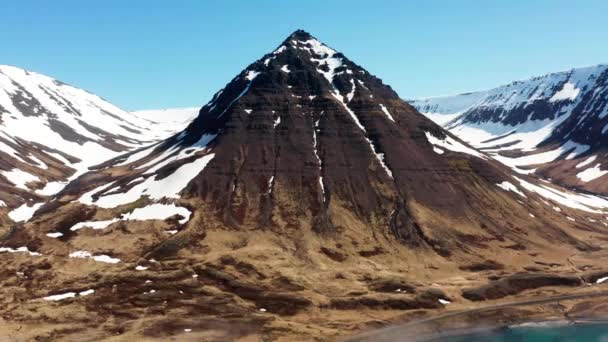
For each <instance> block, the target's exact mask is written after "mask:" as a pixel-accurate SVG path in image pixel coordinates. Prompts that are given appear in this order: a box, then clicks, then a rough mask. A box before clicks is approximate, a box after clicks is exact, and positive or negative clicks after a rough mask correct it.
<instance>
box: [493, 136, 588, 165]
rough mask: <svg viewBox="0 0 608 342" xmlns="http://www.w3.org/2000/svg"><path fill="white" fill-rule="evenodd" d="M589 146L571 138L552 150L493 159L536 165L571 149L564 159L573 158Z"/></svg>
mask: <svg viewBox="0 0 608 342" xmlns="http://www.w3.org/2000/svg"><path fill="white" fill-rule="evenodd" d="M589 148H590V146H589V145H583V144H578V143H575V142H573V141H572V140H568V141H567V142H566V143H565V144H563V145H562V146H560V147H558V148H556V149H554V150H550V151H546V152H540V153H536V154H530V155H526V156H522V157H515V158H509V157H504V156H500V155H494V156H493V157H494V159H496V160H498V161H499V162H501V163H503V164H505V165H507V166H511V167H517V166H526V165H537V164H544V163H548V162H552V161H554V160H556V159H557V158H558V157H559V156H561V155H563V154H565V153H566V152H568V151H571V152H570V153H569V154H568V155H566V157H565V159H574V158H575V157H576V156H578V155H580V154H583V153H585V152H587V151H588V150H589Z"/></svg>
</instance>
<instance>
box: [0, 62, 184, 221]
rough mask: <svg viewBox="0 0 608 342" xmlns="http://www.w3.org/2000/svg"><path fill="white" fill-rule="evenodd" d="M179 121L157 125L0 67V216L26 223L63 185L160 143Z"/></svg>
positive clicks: (48, 81)
mask: <svg viewBox="0 0 608 342" xmlns="http://www.w3.org/2000/svg"><path fill="white" fill-rule="evenodd" d="M183 119H184V116H183V114H179V115H176V120H165V121H163V122H160V123H159V122H156V121H154V120H151V119H148V118H147V117H146V116H145V115H143V113H129V112H126V111H123V110H121V109H120V108H118V107H116V106H114V105H112V104H110V103H109V102H107V101H105V100H103V99H101V98H100V97H98V96H96V95H93V94H91V93H89V92H87V91H85V90H82V89H79V88H75V87H72V86H69V85H66V84H64V83H62V82H59V81H57V80H55V79H53V78H50V77H47V76H44V75H41V74H38V73H34V72H30V71H26V70H23V69H20V68H16V67H12V66H0V203H1V205H0V216H1V215H3V214H8V216H9V217H10V218H11V219H12V220H14V221H21V220H27V219H28V218H29V217H30V216H31V214H33V212H34V211H35V210H36V209H37V207H39V206H40V205H41V202H43V201H45V200H46V199H47V198H48V197H49V196H52V195H54V194H55V193H57V192H58V191H60V190H61V189H62V188H63V186H64V185H65V184H66V183H67V181H68V180H70V179H74V178H76V177H77V176H78V175H80V174H82V173H84V172H86V171H87V170H88V168H89V167H91V166H94V165H96V164H99V163H102V162H104V161H106V160H108V159H111V158H113V157H115V156H117V155H119V154H121V153H124V152H126V151H130V150H132V149H134V148H136V147H139V146H142V144H147V143H152V142H154V141H156V140H159V139H162V138H166V137H167V136H169V135H171V134H172V133H173V132H174V131H175V130H179V129H182V128H183V127H184V126H185V125H186V124H178V123H177V122H182V120H183ZM173 121H176V122H173Z"/></svg>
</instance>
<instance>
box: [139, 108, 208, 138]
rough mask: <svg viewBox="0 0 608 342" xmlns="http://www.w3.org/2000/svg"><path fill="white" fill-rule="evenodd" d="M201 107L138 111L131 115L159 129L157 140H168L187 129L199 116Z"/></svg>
mask: <svg viewBox="0 0 608 342" xmlns="http://www.w3.org/2000/svg"><path fill="white" fill-rule="evenodd" d="M199 110H200V107H188V108H166V109H146V110H136V111H133V112H131V114H133V115H135V116H137V117H139V118H142V119H145V120H148V121H151V122H152V124H153V127H155V128H158V130H159V133H157V134H156V137H155V138H156V139H158V138H167V137H170V136H172V135H173V134H175V132H180V131H181V130H183V129H184V128H186V127H187V126H188V125H189V124H190V122H192V120H194V119H195V118H196V116H197V115H198V111H199Z"/></svg>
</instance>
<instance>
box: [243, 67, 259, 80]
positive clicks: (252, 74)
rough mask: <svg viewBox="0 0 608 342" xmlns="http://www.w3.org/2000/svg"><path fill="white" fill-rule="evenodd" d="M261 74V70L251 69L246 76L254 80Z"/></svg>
mask: <svg viewBox="0 0 608 342" xmlns="http://www.w3.org/2000/svg"><path fill="white" fill-rule="evenodd" d="M259 74H260V72H259V71H255V70H249V71H247V74H245V78H246V79H247V80H249V81H253V80H254V79H255V78H256V77H258V75H259Z"/></svg>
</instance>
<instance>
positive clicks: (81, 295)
mask: <svg viewBox="0 0 608 342" xmlns="http://www.w3.org/2000/svg"><path fill="white" fill-rule="evenodd" d="M93 293H95V290H93V289H90V290H85V291H82V292H78V295H79V296H80V297H84V296H88V295H92V294H93Z"/></svg>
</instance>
